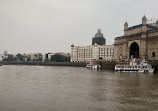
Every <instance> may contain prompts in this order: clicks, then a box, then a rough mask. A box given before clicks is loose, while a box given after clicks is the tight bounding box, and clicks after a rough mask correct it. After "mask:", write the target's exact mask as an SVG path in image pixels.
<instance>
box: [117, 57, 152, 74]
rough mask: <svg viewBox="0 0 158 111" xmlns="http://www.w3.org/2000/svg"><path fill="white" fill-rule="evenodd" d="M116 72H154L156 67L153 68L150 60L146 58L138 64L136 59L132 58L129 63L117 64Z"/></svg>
mask: <svg viewBox="0 0 158 111" xmlns="http://www.w3.org/2000/svg"><path fill="white" fill-rule="evenodd" d="M115 71H116V72H142V73H144V72H145V73H153V72H154V68H152V66H151V64H148V61H145V60H144V59H143V60H142V61H141V62H140V63H139V64H137V63H136V62H135V59H132V60H131V61H130V63H129V64H117V65H116V66H115Z"/></svg>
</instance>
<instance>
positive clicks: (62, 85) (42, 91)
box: [0, 65, 158, 111]
mask: <svg viewBox="0 0 158 111" xmlns="http://www.w3.org/2000/svg"><path fill="white" fill-rule="evenodd" d="M154 110H155V111H157V110H158V76H157V75H153V74H138V73H114V72H113V71H107V70H101V71H96V70H87V69H86V68H80V67H51V66H43V67H40V68H33V67H32V66H14V65H8V66H5V65H3V66H2V67H0V111H154Z"/></svg>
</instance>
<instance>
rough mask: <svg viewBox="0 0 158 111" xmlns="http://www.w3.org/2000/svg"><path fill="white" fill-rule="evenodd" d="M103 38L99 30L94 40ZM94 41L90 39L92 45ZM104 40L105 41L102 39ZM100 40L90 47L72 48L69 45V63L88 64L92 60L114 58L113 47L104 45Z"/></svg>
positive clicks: (72, 46)
mask: <svg viewBox="0 0 158 111" xmlns="http://www.w3.org/2000/svg"><path fill="white" fill-rule="evenodd" d="M98 35H100V36H98ZM99 37H103V34H102V33H101V31H100V29H99V30H98V32H97V34H96V35H95V37H94V38H99ZM93 40H94V39H92V44H93V42H94V41H93ZM104 40H105V39H104ZM97 43H102V39H98V41H97V42H96V43H94V44H93V45H90V46H74V45H71V59H70V61H71V62H90V61H93V60H99V59H100V60H112V59H113V58H114V46H113V45H106V44H105V43H104V41H103V44H102V45H100V44H99V45H98V44H97Z"/></svg>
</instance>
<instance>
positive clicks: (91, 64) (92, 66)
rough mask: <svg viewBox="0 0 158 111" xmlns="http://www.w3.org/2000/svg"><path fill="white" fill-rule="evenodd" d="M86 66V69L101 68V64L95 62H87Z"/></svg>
mask: <svg viewBox="0 0 158 111" xmlns="http://www.w3.org/2000/svg"><path fill="white" fill-rule="evenodd" d="M86 68H87V69H100V68H101V65H100V64H98V63H95V62H89V63H88V64H87V65H86Z"/></svg>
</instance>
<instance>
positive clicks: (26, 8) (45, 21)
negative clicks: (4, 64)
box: [0, 0, 158, 54]
mask: <svg viewBox="0 0 158 111" xmlns="http://www.w3.org/2000/svg"><path fill="white" fill-rule="evenodd" d="M157 4H158V0H0V54H2V53H3V51H5V50H7V51H8V53H10V54H17V53H38V52H40V53H48V52H52V53H56V52H65V53H70V51H71V47H70V46H71V44H72V43H73V44H74V45H75V46H87V45H91V44H92V38H93V37H94V35H95V34H96V32H97V30H98V29H101V32H102V33H103V35H104V37H105V38H106V44H109V45H111V44H113V43H114V38H115V37H118V36H122V35H123V28H124V23H125V22H126V21H127V22H128V25H129V27H130V26H133V25H137V24H141V22H142V17H143V16H144V15H145V16H146V17H147V19H151V18H152V19H158V13H157V11H158V6H157Z"/></svg>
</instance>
